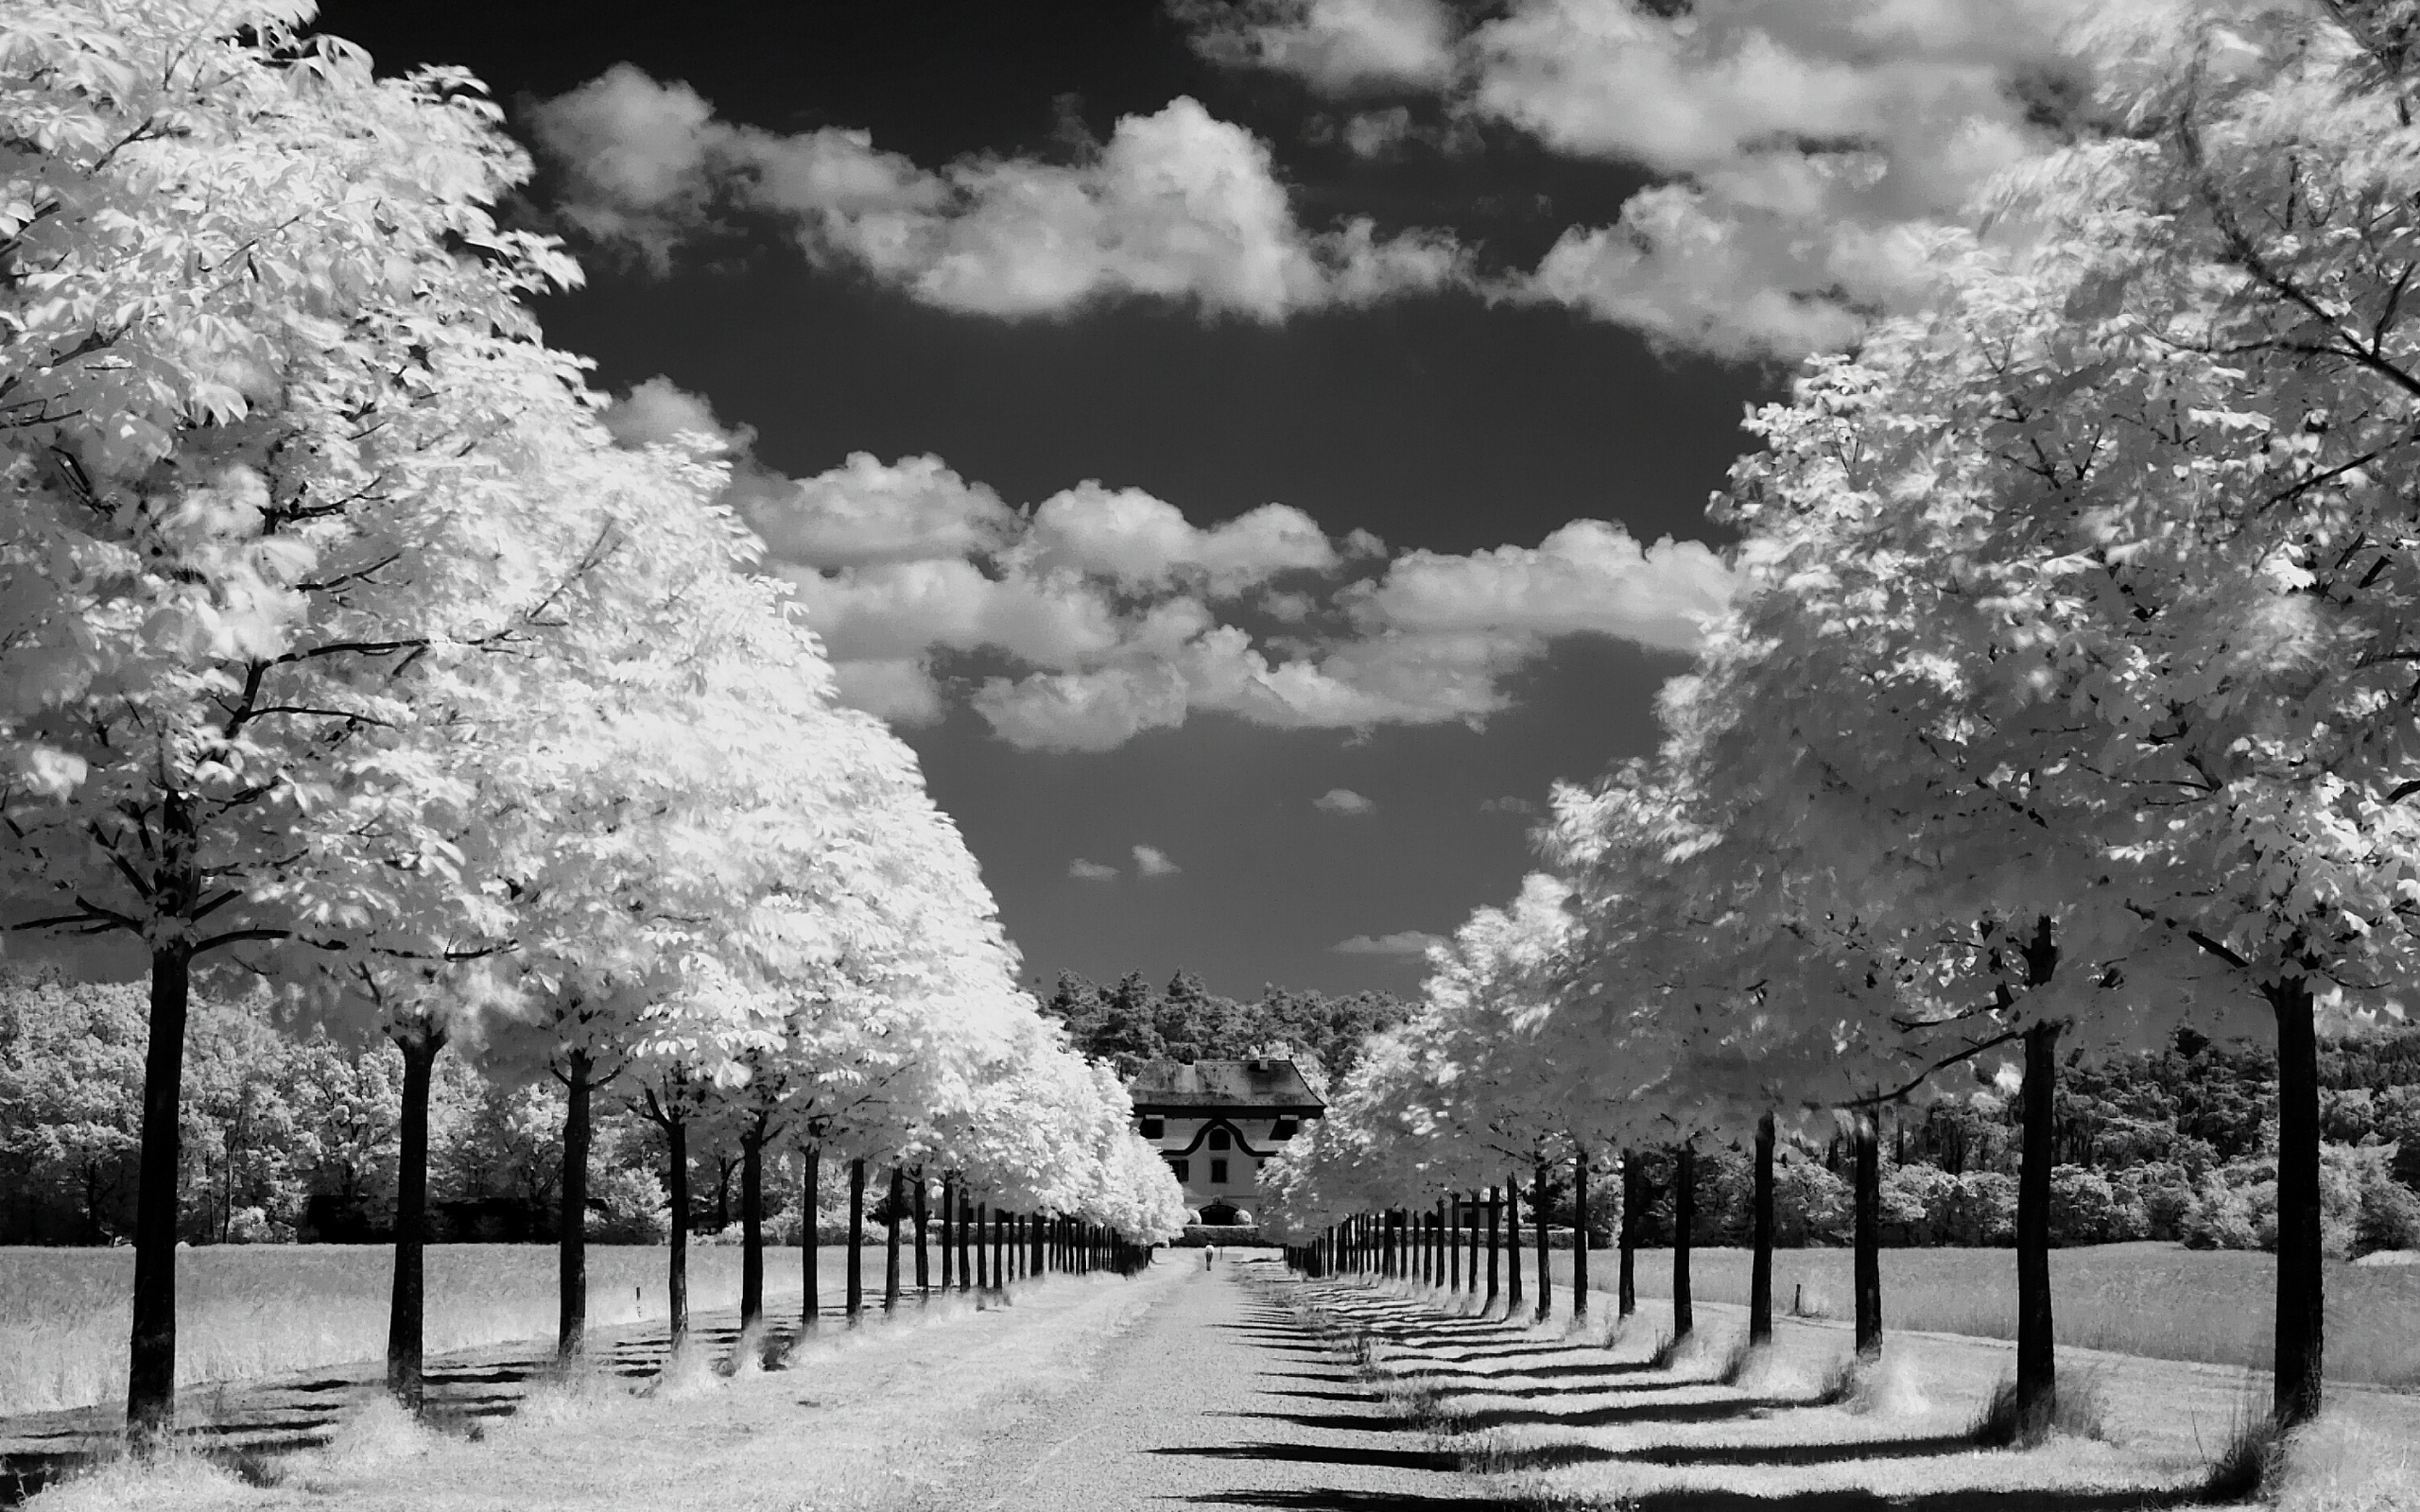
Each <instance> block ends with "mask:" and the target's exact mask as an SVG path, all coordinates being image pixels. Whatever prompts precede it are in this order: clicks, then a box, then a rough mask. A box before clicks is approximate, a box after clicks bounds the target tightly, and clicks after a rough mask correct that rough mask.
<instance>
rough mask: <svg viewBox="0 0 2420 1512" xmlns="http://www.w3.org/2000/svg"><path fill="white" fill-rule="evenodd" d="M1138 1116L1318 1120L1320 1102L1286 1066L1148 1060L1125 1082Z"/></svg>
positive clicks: (1300, 1076) (1285, 1063) (1290, 1064)
mask: <svg viewBox="0 0 2420 1512" xmlns="http://www.w3.org/2000/svg"><path fill="white" fill-rule="evenodd" d="M1126 1093H1127V1095H1128V1096H1129V1097H1131V1098H1132V1099H1133V1100H1134V1108H1135V1110H1136V1111H1138V1112H1155V1111H1156V1112H1170V1113H1178V1112H1208V1111H1217V1110H1229V1109H1232V1110H1245V1109H1250V1110H1252V1111H1254V1112H1259V1113H1264V1114H1266V1113H1276V1112H1287V1113H1293V1114H1296V1115H1298V1116H1307V1117H1311V1118H1317V1117H1318V1116H1319V1115H1320V1114H1321V1113H1322V1112H1323V1111H1325V1109H1326V1108H1327V1105H1326V1104H1325V1103H1322V1102H1321V1101H1320V1099H1319V1097H1318V1095H1317V1094H1316V1093H1314V1092H1313V1091H1311V1089H1310V1085H1309V1084H1308V1083H1306V1082H1305V1081H1304V1080H1303V1074H1302V1073H1301V1072H1300V1071H1297V1070H1296V1069H1295V1068H1294V1063H1293V1062H1292V1061H1290V1060H1196V1061H1193V1062H1191V1063H1189V1064H1188V1063H1186V1062H1184V1061H1181V1060H1147V1061H1144V1062H1143V1063H1142V1064H1141V1065H1139V1066H1137V1067H1135V1068H1134V1074H1133V1075H1132V1076H1131V1077H1129V1078H1128V1079H1127V1082H1126Z"/></svg>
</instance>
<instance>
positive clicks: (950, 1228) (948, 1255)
mask: <svg viewBox="0 0 2420 1512" xmlns="http://www.w3.org/2000/svg"><path fill="white" fill-rule="evenodd" d="M957 1237H958V1179H957V1177H953V1176H951V1175H949V1173H947V1172H943V1173H942V1291H944V1292H946V1291H948V1290H949V1285H950V1281H951V1280H952V1279H954V1278H955V1277H956V1275H957V1267H956V1266H955V1264H953V1262H954V1261H955V1260H956V1258H957V1253H956V1252H957V1248H958V1246H957V1245H956V1243H955V1240H956V1239H957Z"/></svg>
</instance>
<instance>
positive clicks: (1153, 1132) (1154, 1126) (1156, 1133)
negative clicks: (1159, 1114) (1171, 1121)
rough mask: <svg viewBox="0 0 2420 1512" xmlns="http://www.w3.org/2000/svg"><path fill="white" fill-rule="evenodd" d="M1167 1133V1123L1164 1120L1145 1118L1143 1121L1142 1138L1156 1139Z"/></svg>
mask: <svg viewBox="0 0 2420 1512" xmlns="http://www.w3.org/2000/svg"><path fill="white" fill-rule="evenodd" d="M1167 1131H1168V1121H1167V1119H1165V1118H1147V1119H1145V1120H1143V1137H1144V1138H1145V1139H1147V1140H1155V1139H1158V1138H1159V1137H1160V1136H1162V1135H1164V1134H1166V1133H1167Z"/></svg>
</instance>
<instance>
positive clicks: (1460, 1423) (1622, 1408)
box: [1454, 1397, 1806, 1432]
mask: <svg viewBox="0 0 2420 1512" xmlns="http://www.w3.org/2000/svg"><path fill="white" fill-rule="evenodd" d="M1804 1406H1806V1402H1804V1401H1799V1400H1789V1399H1782V1398H1773V1397H1737V1398H1732V1399H1729V1400H1721V1401H1623V1402H1616V1403H1614V1404H1612V1405H1610V1406H1604V1407H1584V1408H1582V1409H1581V1410H1580V1411H1578V1412H1532V1411H1529V1410H1527V1409H1524V1408H1513V1407H1508V1408H1503V1409H1500V1410H1498V1409H1489V1410H1486V1411H1482V1412H1471V1413H1457V1414H1455V1415H1454V1426H1455V1427H1456V1428H1457V1429H1459V1430H1461V1431H1464V1432H1475V1431H1477V1430H1479V1429H1484V1428H1514V1427H1523V1428H1527V1427H1538V1428H1610V1427H1612V1426H1614V1425H1615V1424H1616V1423H1712V1422H1720V1421H1722V1420H1723V1419H1724V1418H1726V1417H1761V1416H1763V1415H1765V1414H1767V1413H1770V1412H1772V1411H1773V1410H1774V1409H1775V1408H1787V1407H1804Z"/></svg>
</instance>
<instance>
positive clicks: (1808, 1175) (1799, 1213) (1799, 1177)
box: [1773, 1155, 1849, 1247]
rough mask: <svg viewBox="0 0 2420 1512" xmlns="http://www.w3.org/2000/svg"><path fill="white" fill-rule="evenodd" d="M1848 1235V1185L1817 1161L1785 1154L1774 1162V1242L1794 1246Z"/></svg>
mask: <svg viewBox="0 0 2420 1512" xmlns="http://www.w3.org/2000/svg"><path fill="white" fill-rule="evenodd" d="M1848 1236H1849V1184H1848V1183H1847V1182H1846V1181H1843V1180H1841V1178H1840V1177H1836V1176H1834V1175H1833V1174H1832V1173H1831V1172H1829V1171H1827V1170H1825V1169H1824V1165H1823V1162H1822V1161H1820V1160H1808V1159H1806V1158H1805V1157H1804V1156H1796V1155H1792V1156H1786V1157H1782V1158H1780V1159H1777V1160H1775V1161H1774V1165H1773V1241H1774V1243H1776V1244H1779V1245H1784V1246H1790V1247H1796V1246H1802V1245H1809V1244H1824V1245H1837V1244H1841V1243H1845V1242H1846V1241H1847V1239H1848Z"/></svg>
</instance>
